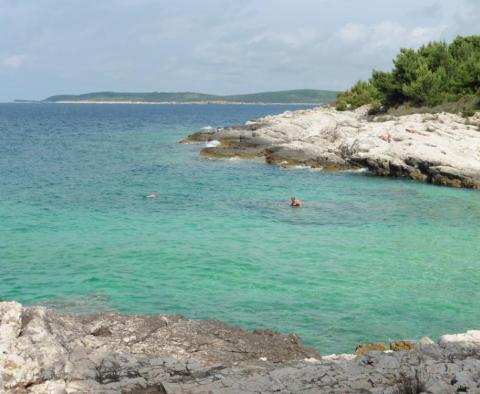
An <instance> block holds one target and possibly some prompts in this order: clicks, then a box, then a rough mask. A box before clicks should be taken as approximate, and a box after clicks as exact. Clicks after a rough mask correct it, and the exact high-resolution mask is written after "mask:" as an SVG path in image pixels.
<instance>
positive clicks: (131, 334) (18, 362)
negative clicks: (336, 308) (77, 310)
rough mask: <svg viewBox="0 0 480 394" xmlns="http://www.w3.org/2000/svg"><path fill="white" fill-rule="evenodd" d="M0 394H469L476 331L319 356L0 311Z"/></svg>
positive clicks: (186, 327) (153, 325)
mask: <svg viewBox="0 0 480 394" xmlns="http://www.w3.org/2000/svg"><path fill="white" fill-rule="evenodd" d="M0 392H2V393H119V392H122V393H420V392H425V393H435V394H439V393H458V392H466V393H478V392H480V331H469V332H467V333H466V334H457V335H446V336H444V337H442V338H441V339H440V341H439V343H438V344H435V343H433V342H431V341H430V340H428V339H423V340H420V341H419V342H418V343H417V345H416V347H415V348H414V349H413V350H411V351H408V352H403V351H399V352H390V353H388V352H379V351H377V352H375V351H374V352H370V353H368V354H366V355H362V356H353V355H342V356H334V355H333V356H326V357H321V356H320V355H319V354H318V353H316V352H315V351H313V350H310V349H307V348H305V347H303V346H302V345H301V343H300V341H299V339H298V337H296V336H295V335H289V336H283V335H280V334H277V333H274V332H272V331H269V330H259V331H252V332H249V331H244V330H241V329H239V328H236V327H231V326H228V325H225V324H223V323H220V322H217V321H194V320H189V319H186V318H184V317H181V316H157V317H147V316H138V315H121V314H117V313H106V314H101V315H96V316H75V315H60V314H57V313H54V312H52V311H49V310H47V309H45V308H42V307H34V308H26V307H22V306H21V305H20V304H18V303H16V302H2V303H0Z"/></svg>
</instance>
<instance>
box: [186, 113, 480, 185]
mask: <svg viewBox="0 0 480 394" xmlns="http://www.w3.org/2000/svg"><path fill="white" fill-rule="evenodd" d="M367 112H368V111H367V108H365V107H362V108H359V109H357V110H356V111H344V112H339V111H337V110H335V109H334V108H332V107H328V106H324V107H319V108H315V109H311V110H302V111H296V112H290V111H288V112H285V113H283V114H280V115H275V116H266V117H264V118H262V119H259V120H256V121H249V122H247V123H246V124H245V125H243V126H233V127H225V128H218V129H214V130H209V131H208V132H202V131H201V132H198V133H194V134H192V135H190V136H189V137H187V138H186V139H185V140H184V141H182V142H183V143H189V142H199V141H201V142H206V141H212V140H218V141H219V142H220V144H218V145H217V146H214V147H208V148H205V149H203V150H202V155H205V156H208V157H219V158H223V157H240V158H246V159H252V158H263V159H265V161H266V162H267V163H270V164H276V165H281V166H289V165H304V166H310V167H316V168H320V169H322V170H323V171H339V170H348V169H355V168H360V167H363V168H367V169H368V170H370V172H371V173H373V174H375V175H379V176H394V177H408V178H411V179H414V180H417V181H421V182H429V183H433V184H437V185H445V186H453V187H467V188H479V187H480V116H479V115H478V114H477V115H476V116H474V117H471V118H469V119H468V120H466V119H464V118H462V117H460V116H459V115H454V114H447V113H441V114H415V115H405V116H383V117H380V116H379V117H376V118H372V117H370V116H368V114H367Z"/></svg>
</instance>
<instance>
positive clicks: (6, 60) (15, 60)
mask: <svg viewBox="0 0 480 394" xmlns="http://www.w3.org/2000/svg"><path fill="white" fill-rule="evenodd" d="M26 61H27V56H26V55H19V54H17V55H7V56H3V57H0V66H1V67H4V68H19V67H21V66H23V65H24V64H25V62H26Z"/></svg>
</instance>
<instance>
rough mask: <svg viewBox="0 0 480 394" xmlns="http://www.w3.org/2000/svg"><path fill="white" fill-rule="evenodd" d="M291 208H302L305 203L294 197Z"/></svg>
mask: <svg viewBox="0 0 480 394" xmlns="http://www.w3.org/2000/svg"><path fill="white" fill-rule="evenodd" d="M290 206H291V207H293V208H302V207H303V203H302V202H301V201H300V199H299V198H297V197H292V202H291V203H290Z"/></svg>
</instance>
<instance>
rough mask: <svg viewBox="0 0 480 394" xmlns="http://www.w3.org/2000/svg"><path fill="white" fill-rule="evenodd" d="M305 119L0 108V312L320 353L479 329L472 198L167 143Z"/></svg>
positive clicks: (207, 111)
mask: <svg viewBox="0 0 480 394" xmlns="http://www.w3.org/2000/svg"><path fill="white" fill-rule="evenodd" d="M302 108H307V106H298V105H297V106H289V105H138V104H137V105H126V104H125V105H114V104H111V105H107V104H106V105H99V104H23V103H22V104H14V103H12V104H0V299H1V300H15V301H19V302H21V303H23V304H25V305H45V306H48V307H50V308H53V309H56V310H59V311H61V312H68V313H96V312H104V311H112V310H113V311H120V312H123V313H130V314H148V315H157V314H172V313H174V314H177V313H180V314H184V315H185V316H187V317H190V318H194V319H219V320H222V321H225V322H227V323H230V324H234V325H238V326H240V327H243V328H246V329H252V328H270V329H273V330H276V331H279V332H281V333H285V334H286V333H290V332H294V333H296V334H298V335H299V336H300V337H301V338H302V340H303V341H304V343H305V344H306V345H308V346H311V347H314V348H316V349H317V350H319V351H320V352H321V353H322V354H329V353H343V352H352V351H353V350H354V348H355V346H356V345H357V344H359V343H362V342H380V341H384V342H388V341H389V340H393V339H419V338H420V337H422V336H425V335H428V336H430V337H431V338H433V339H435V338H437V337H438V336H439V335H441V334H445V333H453V332H464V331H465V330H468V329H475V328H477V329H478V328H480V308H479V301H480V226H479V223H480V194H479V192H478V191H474V190H466V189H453V188H446V187H438V186H432V185H427V184H420V183H416V182H413V181H409V180H405V179H390V178H378V177H374V176H371V175H369V174H368V173H359V172H338V173H328V174H326V173H321V172H319V171H317V170H312V169H306V168H293V169H282V168H279V167H276V166H270V165H265V164H262V163H259V162H256V161H243V160H234V159H230V160H218V159H205V158H202V157H201V156H200V155H199V151H200V149H201V148H202V144H199V145H197V144H190V145H183V144H179V141H180V140H182V139H183V138H184V137H186V136H187V135H188V134H189V133H192V132H195V131H197V130H200V129H202V128H204V129H205V130H206V129H208V128H210V127H217V126H224V125H236V124H242V123H244V122H245V121H248V120H250V119H255V118H259V117H262V116H265V115H270V114H278V113H281V112H284V111H287V110H298V109H302ZM150 193H155V194H158V198H154V199H149V198H145V195H148V194H150ZM293 195H295V196H298V197H299V198H300V199H301V200H302V201H303V202H304V204H305V207H304V208H302V209H292V208H290V207H289V202H290V197H291V196H293Z"/></svg>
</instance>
